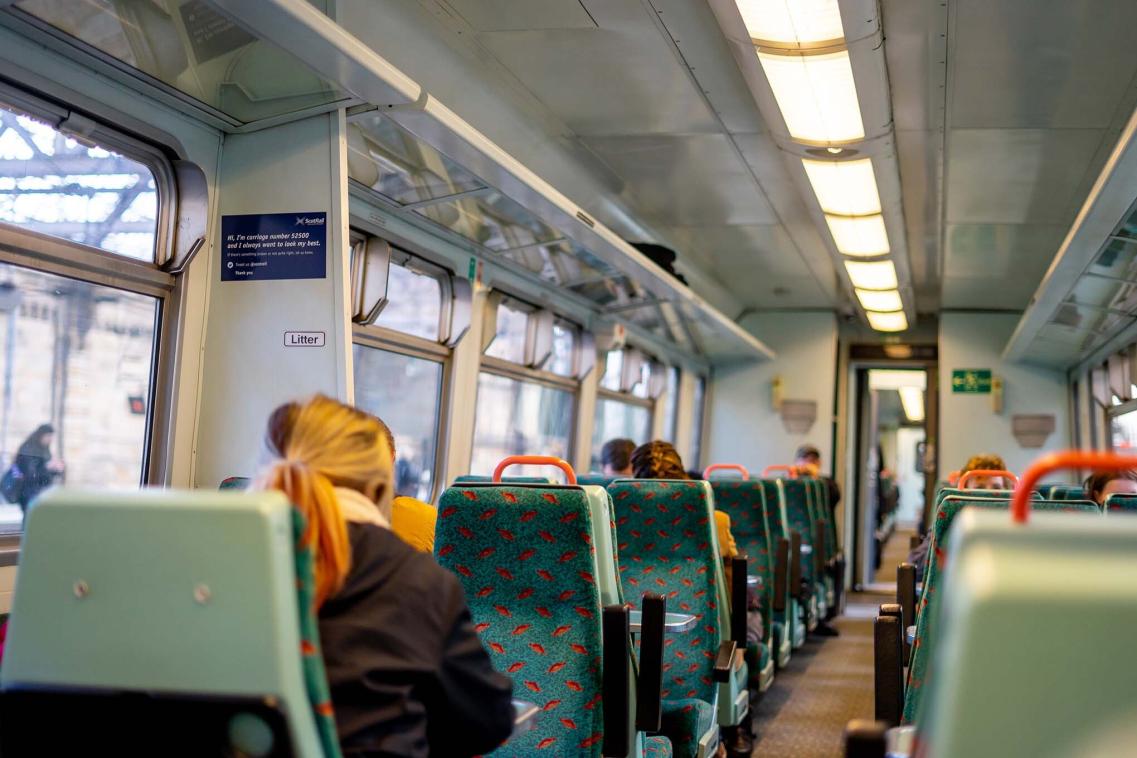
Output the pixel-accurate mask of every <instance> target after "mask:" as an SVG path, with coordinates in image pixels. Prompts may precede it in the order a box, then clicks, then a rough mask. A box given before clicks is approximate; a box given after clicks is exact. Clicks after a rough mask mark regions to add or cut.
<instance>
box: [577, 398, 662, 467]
mask: <svg viewBox="0 0 1137 758" xmlns="http://www.w3.org/2000/svg"><path fill="white" fill-rule="evenodd" d="M650 436H651V408H650V407H649V406H647V405H638V404H632V403H628V402H625V401H623V400H617V399H615V398H612V397H600V398H598V399H597V401H596V423H595V425H594V426H593V427H592V460H591V462H590V464H589V465H590V467H591V468H592V470H593V471H599V470H600V449H601V448H602V447H603V446H604V443H605V442H607V441H608V440H610V439H615V438H617V437H624V438H627V439H630V440H632V441H633V442H635V443H636V444H637V445H640V444H642V443H644V442H647V441H648V438H649V437H650Z"/></svg>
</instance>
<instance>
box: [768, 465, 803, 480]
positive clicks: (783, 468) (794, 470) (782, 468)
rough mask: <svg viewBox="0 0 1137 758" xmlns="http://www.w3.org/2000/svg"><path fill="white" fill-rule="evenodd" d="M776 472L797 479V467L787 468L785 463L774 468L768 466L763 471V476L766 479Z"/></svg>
mask: <svg viewBox="0 0 1137 758" xmlns="http://www.w3.org/2000/svg"><path fill="white" fill-rule="evenodd" d="M774 471H785V472H786V473H787V474H789V475H790V479H797V466H787V465H785V464H784V463H777V464H774V465H773V466H767V467H766V468H764V469H763V470H762V476H763V477H765V476H767V475H768V474H770V473H771V472H774Z"/></svg>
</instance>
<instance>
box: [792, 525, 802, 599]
mask: <svg viewBox="0 0 1137 758" xmlns="http://www.w3.org/2000/svg"><path fill="white" fill-rule="evenodd" d="M790 587H792V588H793V591H794V594H795V595H796V594H797V593H798V592H799V591H800V590H801V535H800V534H799V533H797V532H790Z"/></svg>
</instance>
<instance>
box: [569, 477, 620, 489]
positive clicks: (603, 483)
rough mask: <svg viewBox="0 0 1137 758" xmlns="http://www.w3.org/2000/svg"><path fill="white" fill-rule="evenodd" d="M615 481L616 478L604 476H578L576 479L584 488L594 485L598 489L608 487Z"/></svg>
mask: <svg viewBox="0 0 1137 758" xmlns="http://www.w3.org/2000/svg"><path fill="white" fill-rule="evenodd" d="M614 481H616V477H614V476H604V475H603V474H578V475H577V477H576V483H577V484H579V485H580V486H582V487H583V486H584V485H586V484H594V485H596V486H598V487H607V486H608V485H609V484H611V483H612V482H614Z"/></svg>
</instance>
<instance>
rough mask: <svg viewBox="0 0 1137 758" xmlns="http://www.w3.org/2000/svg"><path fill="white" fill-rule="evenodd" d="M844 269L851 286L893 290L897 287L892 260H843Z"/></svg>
mask: <svg viewBox="0 0 1137 758" xmlns="http://www.w3.org/2000/svg"><path fill="white" fill-rule="evenodd" d="M845 270H846V271H848V272H849V280H850V281H852V283H853V286H854V287H856V288H857V289H862V290H894V289H896V288H897V282H896V266H894V265H892V261H873V262H871V263H870V262H867V261H845Z"/></svg>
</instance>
